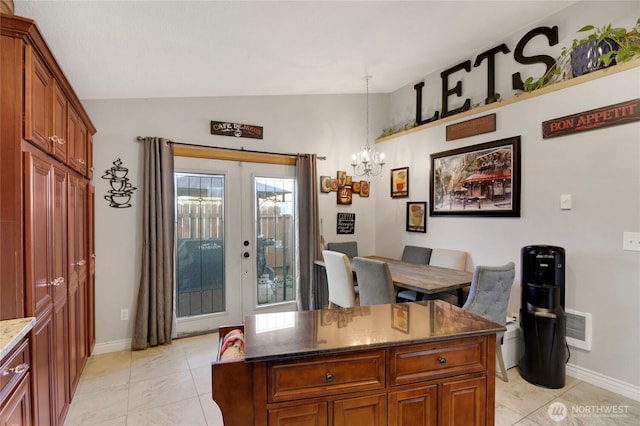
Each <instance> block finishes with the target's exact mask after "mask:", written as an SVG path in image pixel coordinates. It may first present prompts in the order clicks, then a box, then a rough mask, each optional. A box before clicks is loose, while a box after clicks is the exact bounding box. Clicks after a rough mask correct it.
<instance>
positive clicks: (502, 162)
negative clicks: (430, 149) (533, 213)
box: [429, 136, 520, 217]
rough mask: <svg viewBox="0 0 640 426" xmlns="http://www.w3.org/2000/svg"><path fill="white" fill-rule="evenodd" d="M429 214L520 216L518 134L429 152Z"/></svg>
mask: <svg viewBox="0 0 640 426" xmlns="http://www.w3.org/2000/svg"><path fill="white" fill-rule="evenodd" d="M429 194H430V196H429V197H430V199H429V214H430V215H431V216H444V215H458V216H487V217H520V136H514V137H510V138H506V139H500V140H496V141H492V142H486V143H481V144H477V145H471V146H467V147H464V148H458V149H453V150H449V151H444V152H438V153H434V154H431V172H430V174H429Z"/></svg>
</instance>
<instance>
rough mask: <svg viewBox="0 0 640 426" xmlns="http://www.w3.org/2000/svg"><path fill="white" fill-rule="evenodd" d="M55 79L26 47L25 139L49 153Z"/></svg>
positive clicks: (30, 48)
mask: <svg viewBox="0 0 640 426" xmlns="http://www.w3.org/2000/svg"><path fill="white" fill-rule="evenodd" d="M52 84H53V78H52V76H51V74H50V73H49V70H48V69H47V67H46V66H45V65H44V62H43V61H42V60H41V59H40V57H39V56H38V55H37V53H36V52H35V51H34V50H33V48H32V47H31V46H29V45H26V46H25V88H24V90H25V96H24V108H25V111H24V138H25V139H26V140H28V141H30V142H31V143H33V144H34V145H36V146H38V147H40V149H42V150H43V151H45V152H49V144H50V139H49V137H50V136H51V108H52V105H53V103H52V100H51V97H52Z"/></svg>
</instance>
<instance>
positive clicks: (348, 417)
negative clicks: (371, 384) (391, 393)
mask: <svg viewBox="0 0 640 426" xmlns="http://www.w3.org/2000/svg"><path fill="white" fill-rule="evenodd" d="M386 424H387V395H386V394H384V395H374V396H363V397H356V398H348V399H341V400H337V401H335V402H334V403H333V425H334V426H359V425H362V426H384V425H386Z"/></svg>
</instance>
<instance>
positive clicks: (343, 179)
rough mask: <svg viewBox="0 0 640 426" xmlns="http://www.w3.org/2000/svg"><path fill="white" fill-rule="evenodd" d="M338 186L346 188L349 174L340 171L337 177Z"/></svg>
mask: <svg viewBox="0 0 640 426" xmlns="http://www.w3.org/2000/svg"><path fill="white" fill-rule="evenodd" d="M336 177H337V178H338V186H345V185H346V184H347V172H345V171H342V170H338V172H337V176H336Z"/></svg>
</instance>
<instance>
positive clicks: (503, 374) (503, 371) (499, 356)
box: [496, 342, 509, 382]
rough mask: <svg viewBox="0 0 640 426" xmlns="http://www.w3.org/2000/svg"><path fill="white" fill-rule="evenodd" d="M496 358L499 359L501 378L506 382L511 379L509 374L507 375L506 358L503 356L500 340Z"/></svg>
mask: <svg viewBox="0 0 640 426" xmlns="http://www.w3.org/2000/svg"><path fill="white" fill-rule="evenodd" d="M496 358H497V359H498V366H499V367H500V376H501V377H500V378H501V379H502V381H504V382H508V381H509V376H507V369H506V368H504V359H503V358H502V345H501V344H500V342H498V343H497V344H496Z"/></svg>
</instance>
